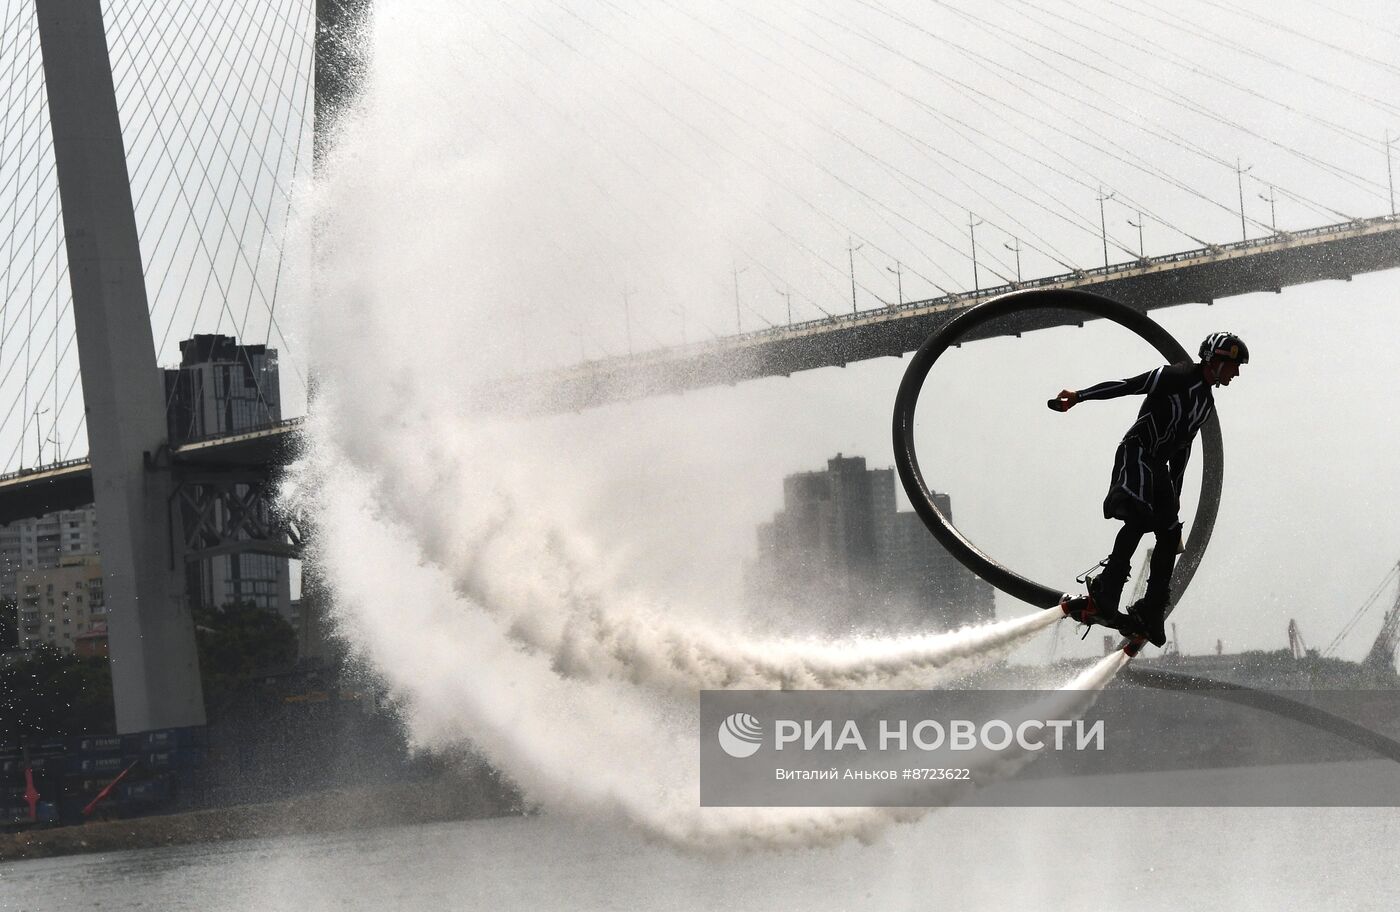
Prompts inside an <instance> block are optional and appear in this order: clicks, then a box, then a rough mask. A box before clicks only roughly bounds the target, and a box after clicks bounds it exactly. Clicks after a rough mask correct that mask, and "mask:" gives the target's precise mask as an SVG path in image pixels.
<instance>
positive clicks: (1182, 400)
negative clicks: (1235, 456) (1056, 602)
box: [1076, 362, 1215, 611]
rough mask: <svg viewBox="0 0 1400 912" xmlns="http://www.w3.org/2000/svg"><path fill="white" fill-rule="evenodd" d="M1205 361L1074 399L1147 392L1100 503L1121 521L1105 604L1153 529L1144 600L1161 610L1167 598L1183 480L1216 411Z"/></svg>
mask: <svg viewBox="0 0 1400 912" xmlns="http://www.w3.org/2000/svg"><path fill="white" fill-rule="evenodd" d="M1202 367H1203V366H1202V365H1201V364H1199V363H1190V362H1183V363H1180V364H1168V365H1164V366H1162V367H1159V368H1157V369H1156V370H1150V371H1148V372H1147V373H1145V374H1140V375H1138V376H1136V377H1132V378H1130V379H1128V380H1110V381H1108V382H1106V383H1100V384H1097V385H1095V386H1091V387H1089V388H1088V389H1084V390H1080V391H1079V392H1078V393H1077V394H1076V396H1077V397H1078V400H1079V401H1084V400H1087V399H1114V398H1117V397H1119V396H1142V395H1145V396H1146V397H1147V398H1146V399H1144V400H1143V402H1142V408H1141V409H1139V410H1138V417H1137V421H1135V422H1133V426H1132V427H1130V428H1128V433H1126V434H1124V435H1123V441H1122V442H1121V443H1119V444H1118V452H1117V453H1116V454H1115V456H1114V458H1113V479H1112V481H1111V482H1110V485H1109V489H1108V496H1107V497H1105V498H1104V502H1103V515H1104V517H1105V518H1107V519H1121V520H1122V521H1123V528H1122V530H1121V531H1120V532H1119V533H1118V537H1117V539H1116V540H1115V541H1114V543H1113V553H1112V554H1110V555H1109V558H1108V560H1107V561H1106V562H1105V565H1104V572H1103V574H1102V576H1101V577H1100V579H1099V582H1098V587H1099V588H1098V593H1099V594H1098V595H1097V596H1096V598H1097V599H1098V600H1100V601H1101V602H1102V604H1103V605H1105V606H1106V607H1107V606H1116V605H1117V604H1118V599H1119V595H1120V593H1121V592H1122V590H1123V584H1124V582H1125V581H1126V580H1127V579H1128V569H1129V566H1128V565H1129V562H1130V561H1131V560H1132V556H1133V552H1134V551H1135V550H1137V546H1138V542H1140V541H1141V540H1142V537H1143V535H1145V534H1147V533H1148V532H1155V533H1156V537H1157V544H1156V547H1155V548H1154V549H1153V552H1152V566H1151V573H1150V575H1149V578H1148V582H1147V592H1146V593H1145V596H1144V599H1143V601H1144V602H1145V603H1147V605H1148V606H1149V607H1150V608H1151V609H1152V610H1158V611H1159V610H1161V609H1162V607H1163V606H1165V605H1166V603H1167V600H1168V598H1169V597H1170V586H1171V576H1172V570H1173V568H1174V566H1175V564H1176V553H1177V549H1178V548H1179V547H1180V545H1181V521H1180V519H1179V518H1178V515H1177V514H1178V512H1179V510H1180V504H1179V498H1180V496H1181V481H1182V478H1183V477H1184V475H1185V474H1186V463H1187V461H1188V460H1189V459H1190V458H1191V444H1192V442H1193V441H1194V440H1195V439H1196V432H1197V431H1199V430H1200V429H1201V425H1202V424H1205V422H1206V419H1208V418H1210V416H1211V414H1212V413H1213V412H1214V411H1215V397H1214V396H1213V395H1212V393H1211V384H1210V383H1208V382H1207V381H1206V378H1205V373H1204V371H1203V370H1202ZM1091 591H1093V590H1091Z"/></svg>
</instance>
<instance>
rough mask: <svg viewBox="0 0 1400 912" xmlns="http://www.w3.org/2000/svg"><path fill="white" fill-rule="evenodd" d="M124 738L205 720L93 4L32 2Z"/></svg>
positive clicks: (121, 155) (108, 71)
mask: <svg viewBox="0 0 1400 912" xmlns="http://www.w3.org/2000/svg"><path fill="white" fill-rule="evenodd" d="M35 10H36V12H37V14H38V23H39V43H40V48H41V51H42V54H43V61H44V80H45V83H46V87H47V90H48V101H49V119H50V122H51V124H52V127H53V140H54V159H55V162H56V165H57V169H58V185H59V198H60V200H61V201H62V206H63V227H64V235H65V242H66V246H67V250H68V269H69V280H70V282H71V283H72V287H73V319H74V323H75V325H76V330H77V339H78V360H79V363H80V365H81V372H82V382H83V397H84V399H85V401H86V407H87V426H88V452H89V454H90V457H91V462H92V487H93V494H94V495H95V501H96V504H97V522H98V529H99V531H100V533H101V536H102V569H103V575H104V577H105V579H104V584H103V590H104V596H105V599H106V603H107V610H108V644H109V647H108V648H109V653H110V656H111V662H112V690H113V694H114V697H115V702H116V718H117V730H118V731H119V732H123V733H125V732H135V731H145V730H149V729H156V728H173V727H177V726H187V725H203V724H204V697H203V693H202V690H201V687H200V678H199V664H198V658H197V655H196V651H195V640H194V626H193V621H192V619H191V617H190V613H189V610H188V606H187V604H186V597H185V591H184V566H183V555H182V554H180V553H179V550H178V549H179V548H180V546H181V543H182V542H183V540H184V539H183V533H182V531H181V529H180V528H179V525H180V511H179V510H178V509H176V508H175V506H174V500H173V498H174V495H175V483H174V480H173V479H172V477H171V473H170V471H169V469H168V468H162V466H161V463H162V462H164V460H159V459H157V458H156V457H157V454H159V453H161V452H162V451H163V450H164V449H166V443H167V440H166V437H167V428H166V418H165V402H164V398H163V393H162V390H161V375H160V372H159V370H158V369H157V364H156V352H155V340H154V338H153V336H152V334H151V322H150V317H149V313H148V308H147V301H146V285H145V278H144V276H143V272H142V265H141V249H140V245H139V243H138V236H137V229H136V216H135V213H134V210H133V207H132V201H131V183H130V178H129V175H128V173H127V170H126V155H125V149H124V146H123V143H122V133H121V123H120V118H119V116H118V113H117V101H116V93H115V91H114V88H113V81H112V67H111V60H110V57H109V55H108V51H107V37H106V32H105V29H104V27H103V22H102V7H101V3H100V0H62V2H59V0H36V2H35Z"/></svg>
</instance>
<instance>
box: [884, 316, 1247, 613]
mask: <svg viewBox="0 0 1400 912" xmlns="http://www.w3.org/2000/svg"><path fill="white" fill-rule="evenodd" d="M1032 310H1073V311H1077V312H1080V313H1087V314H1091V315H1093V316H1096V317H1103V318H1104V319H1106V320H1112V321H1113V322H1114V323H1117V324H1118V325H1119V326H1123V327H1125V328H1127V329H1130V330H1132V331H1133V332H1134V333H1136V334H1137V335H1138V336H1139V337H1140V338H1142V339H1143V340H1144V341H1146V342H1147V343H1148V344H1150V345H1151V346H1152V347H1153V348H1155V349H1157V351H1158V352H1159V353H1161V355H1162V356H1163V357H1164V358H1166V359H1167V361H1168V362H1177V361H1189V360H1191V357H1190V355H1188V354H1187V353H1186V349H1184V348H1182V347H1181V345H1180V344H1179V343H1178V342H1177V341H1176V339H1174V338H1173V337H1172V335H1171V333H1169V332H1167V330H1166V329H1165V328H1164V327H1162V325H1161V324H1159V323H1157V322H1156V321H1155V320H1153V319H1152V318H1150V317H1148V316H1147V315H1146V314H1144V313H1142V312H1140V311H1137V310H1134V309H1133V308H1131V307H1129V306H1127V305H1126V304H1120V303H1119V302H1117V301H1114V300H1112V299H1111V298H1106V297H1104V296H1102V295H1097V294H1092V293H1090V292H1087V291H1072V290H1067V289H1045V290H1032V291H1013V292H1011V293H1010V294H1004V295H1001V296H1000V297H996V298H992V299H991V300H990V301H985V302H983V303H981V304H978V305H976V306H974V307H971V308H969V309H968V310H965V311H963V312H962V313H961V314H959V315H958V316H956V317H954V318H953V319H952V320H950V321H948V323H947V324H946V325H944V326H943V327H942V328H940V329H938V330H937V331H935V332H934V333H933V335H931V336H929V337H928V339H927V340H926V341H925V342H924V344H923V345H922V346H920V347H919V350H918V351H917V352H916V353H915V354H914V357H913V359H911V360H910V362H909V367H908V369H906V370H905V372H904V379H903V380H902V381H901V382H900V384H899V393H898V394H897V395H896V396H895V401H894V458H895V467H896V468H897V469H898V470H899V480H900V481H901V482H902V483H903V485H904V491H905V493H907V494H908V495H909V500H910V502H911V503H912V504H913V505H914V510H915V511H916V512H917V513H918V514H919V517H920V518H921V519H922V520H923V521H924V525H926V526H928V529H929V531H930V532H932V533H933V537H934V538H936V539H938V542H939V544H941V545H943V547H944V548H946V549H948V552H949V553H950V554H952V555H953V557H954V558H956V559H957V560H958V562H959V563H961V564H962V565H963V566H964V567H966V568H967V569H969V570H971V571H972V572H973V573H975V574H977V575H978V576H980V577H982V579H984V580H986V581H987V582H989V583H991V584H992V585H993V586H995V587H996V588H998V589H1000V590H1001V591H1002V592H1005V593H1006V594H1007V595H1009V596H1011V597H1013V598H1018V599H1020V600H1022V601H1024V602H1029V603H1030V604H1032V605H1035V606H1037V607H1039V608H1050V607H1054V606H1057V605H1059V603H1060V596H1061V594H1062V593H1064V592H1066V591H1067V590H1066V589H1063V588H1058V589H1057V588H1054V587H1052V586H1045V585H1042V584H1041V583H1037V582H1035V581H1034V580H1031V579H1028V578H1026V577H1024V576H1021V575H1020V574H1019V573H1016V572H1015V571H1013V570H1011V569H1009V568H1008V567H1005V566H1003V565H1002V564H1000V563H997V562H996V561H995V560H993V559H992V558H991V557H989V556H987V555H986V554H984V553H983V552H982V551H981V550H979V549H978V548H977V546H976V545H974V544H972V542H970V541H968V540H967V538H966V537H964V536H963V534H962V533H961V532H959V531H958V530H957V528H956V527H955V526H954V525H953V523H952V522H951V521H950V520H949V519H948V517H947V516H944V515H943V511H941V510H939V509H938V504H937V503H936V502H935V501H934V499H933V494H932V492H931V491H930V490H929V487H928V484H927V483H926V482H925V481H924V476H923V472H922V471H920V469H919V460H918V457H917V456H916V455H915V453H914V409H915V407H916V406H917V405H918V404H919V393H920V392H921V391H922V390H923V385H924V380H925V379H926V378H927V377H928V372H929V371H930V370H931V369H932V368H933V365H934V363H935V362H937V361H938V359H939V358H940V357H941V356H942V355H943V353H944V352H945V351H947V350H948V348H949V347H951V346H953V345H956V344H958V343H959V342H960V341H961V340H962V339H964V338H965V337H966V336H967V335H968V334H969V333H970V332H972V331H973V330H975V329H977V328H978V327H980V326H982V325H983V324H985V323H987V322H989V321H991V320H995V319H998V318H1000V317H1005V316H1008V315H1010V314H1014V313H1021V312H1023V311H1032ZM1201 440H1202V443H1203V444H1204V446H1205V462H1204V468H1203V470H1202V478H1201V496H1200V499H1199V500H1198V501H1197V503H1196V519H1195V522H1194V523H1192V526H1191V535H1190V537H1189V538H1188V539H1187V541H1186V550H1185V553H1183V554H1182V555H1181V558H1180V559H1179V560H1178V561H1177V563H1176V570H1175V572H1174V573H1173V575H1172V584H1173V585H1172V589H1173V591H1174V592H1175V594H1176V597H1177V599H1180V597H1181V595H1182V594H1184V593H1185V592H1186V587H1187V586H1189V585H1190V583H1191V578H1192V577H1193V576H1195V574H1196V569H1197V568H1198V567H1199V566H1200V564H1201V557H1202V556H1203V555H1204V554H1205V550H1206V545H1207V544H1209V543H1210V536H1211V533H1212V532H1213V531H1214V529H1215V517H1216V514H1217V512H1219V508H1220V491H1221V488H1222V486H1223V481H1224V463H1225V457H1224V445H1223V443H1222V441H1221V435H1220V421H1219V419H1218V418H1217V417H1216V416H1215V414H1213V413H1212V414H1211V416H1210V419H1209V420H1207V421H1206V423H1205V424H1204V425H1202V426H1201Z"/></svg>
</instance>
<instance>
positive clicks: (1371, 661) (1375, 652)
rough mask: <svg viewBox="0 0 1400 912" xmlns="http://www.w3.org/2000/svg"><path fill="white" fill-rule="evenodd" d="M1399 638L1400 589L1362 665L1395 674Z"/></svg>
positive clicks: (1397, 590)
mask: <svg viewBox="0 0 1400 912" xmlns="http://www.w3.org/2000/svg"><path fill="white" fill-rule="evenodd" d="M1397 636H1400V588H1397V589H1396V592H1395V604H1393V605H1391V606H1390V610H1389V611H1387V612H1386V613H1385V620H1384V621H1382V622H1381V632H1380V634H1379V635H1378V636H1377V637H1376V641H1375V642H1374V643H1372V644H1371V651H1370V652H1368V653H1366V658H1365V659H1364V660H1362V664H1363V665H1365V666H1366V667H1367V668H1374V669H1375V670H1377V671H1389V672H1394V671H1395V645H1396V638H1397Z"/></svg>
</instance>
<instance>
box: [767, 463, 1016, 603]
mask: <svg viewBox="0 0 1400 912" xmlns="http://www.w3.org/2000/svg"><path fill="white" fill-rule="evenodd" d="M894 485H895V479H894V470H893V469H867V468H866V466H865V459H864V458H862V457H859V456H855V457H846V456H841V455H840V454H838V455H837V456H836V458H835V459H831V460H828V461H827V467H826V470H825V471H821V472H803V473H799V474H796V475H789V476H787V477H786V478H784V479H783V509H782V510H781V511H779V512H778V513H777V514H776V515H775V516H774V517H773V519H772V521H771V522H768V523H764V524H763V525H761V526H759V528H758V555H757V557H756V558H755V560H754V561H753V562H752V563H751V564H750V565H749V567H748V573H747V583H748V590H749V594H750V597H751V598H752V599H753V600H754V601H755V602H757V603H758V604H760V605H762V606H764V607H766V608H769V609H774V608H778V609H781V608H784V607H801V608H802V609H803V610H804V611H805V612H807V613H810V612H811V611H812V610H813V609H816V610H818V611H819V612H821V613H824V614H825V615H826V616H828V617H829V618H830V619H831V620H832V622H833V623H835V624H843V623H846V622H849V621H851V620H856V621H868V622H878V621H881V620H882V619H883V618H884V617H886V616H888V615H890V614H892V613H893V614H897V615H899V616H900V617H901V618H904V619H907V620H909V621H911V622H914V623H917V624H924V623H927V624H929V625H930V626H932V627H935V628H938V629H952V628H956V627H960V626H962V625H964V624H971V623H976V622H979V621H984V620H990V619H991V618H992V616H993V603H992V587H991V586H990V585H988V584H987V583H985V582H983V581H982V580H980V579H978V578H977V577H976V576H975V575H973V574H972V573H970V572H968V571H967V570H966V569H965V568H964V567H963V566H962V565H961V564H959V563H958V562H957V561H956V560H954V559H953V557H952V556H951V555H949V554H948V553H947V552H946V551H944V550H943V548H942V547H941V546H940V545H939V544H938V543H937V542H936V541H935V540H934V538H933V536H932V535H930V534H929V532H928V530H927V529H926V528H925V527H924V525H923V522H922V521H921V520H920V519H919V517H918V514H916V513H912V512H900V511H899V510H898V508H897V506H896V501H895V486H894ZM935 496H936V497H937V498H938V500H939V507H940V508H941V509H942V510H944V512H945V513H947V514H948V515H950V516H951V515H952V505H951V502H950V501H949V499H948V496H947V495H945V494H937V495H935Z"/></svg>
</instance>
